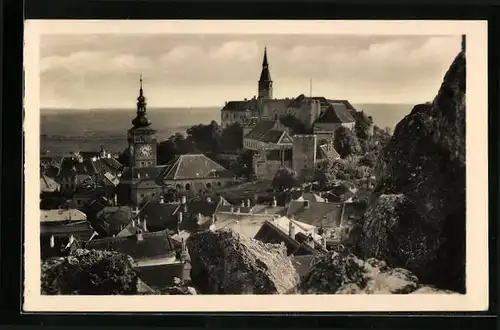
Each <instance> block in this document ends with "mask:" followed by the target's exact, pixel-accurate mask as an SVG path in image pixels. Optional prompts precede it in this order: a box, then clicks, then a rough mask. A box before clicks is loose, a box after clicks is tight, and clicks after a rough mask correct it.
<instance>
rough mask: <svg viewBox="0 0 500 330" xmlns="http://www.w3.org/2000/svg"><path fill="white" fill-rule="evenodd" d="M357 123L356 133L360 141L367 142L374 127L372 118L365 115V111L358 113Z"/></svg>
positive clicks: (355, 125) (355, 126)
mask: <svg viewBox="0 0 500 330" xmlns="http://www.w3.org/2000/svg"><path fill="white" fill-rule="evenodd" d="M355 117H356V123H355V124H354V132H355V133H356V136H357V137H358V138H359V139H362V140H366V139H368V138H369V136H370V128H371V126H372V125H373V119H372V117H369V116H367V115H365V113H364V112H363V111H359V112H356V115H355Z"/></svg>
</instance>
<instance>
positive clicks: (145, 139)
mask: <svg viewBox="0 0 500 330" xmlns="http://www.w3.org/2000/svg"><path fill="white" fill-rule="evenodd" d="M132 125H133V126H132V128H130V129H129V130H128V136H127V140H128V146H129V155H130V166H131V167H134V168H143V167H154V166H156V148H157V141H156V136H155V135H156V130H154V129H152V128H151V121H150V120H149V119H148V117H147V116H146V98H145V97H144V91H143V89H142V75H141V78H140V88H139V97H138V98H137V113H136V116H135V118H134V119H133V120H132Z"/></svg>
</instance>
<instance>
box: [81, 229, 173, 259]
mask: <svg viewBox="0 0 500 330" xmlns="http://www.w3.org/2000/svg"><path fill="white" fill-rule="evenodd" d="M86 245H87V246H86V247H87V249H94V250H108V251H109V250H111V251H116V252H119V253H123V254H126V255H129V256H131V257H132V258H133V259H134V260H135V261H137V260H144V259H150V258H155V257H163V256H167V255H170V254H172V253H174V252H175V246H174V242H173V240H172V239H171V238H170V236H169V235H168V234H167V233H166V232H165V231H160V232H153V233H148V232H146V233H142V241H140V240H138V239H137V236H136V235H134V236H128V237H109V238H103V239H95V240H92V241H90V242H88V243H87V244H86Z"/></svg>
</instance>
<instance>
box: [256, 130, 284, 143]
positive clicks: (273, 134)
mask: <svg viewBox="0 0 500 330" xmlns="http://www.w3.org/2000/svg"><path fill="white" fill-rule="evenodd" d="M283 134H285V130H277V129H272V130H269V131H267V133H266V134H264V135H263V136H262V137H261V138H260V141H262V142H265V143H278V142H279V140H280V139H281V137H282V136H283Z"/></svg>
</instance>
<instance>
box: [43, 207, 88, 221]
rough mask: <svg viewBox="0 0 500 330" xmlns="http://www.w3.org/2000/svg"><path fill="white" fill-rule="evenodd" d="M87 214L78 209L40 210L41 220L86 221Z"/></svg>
mask: <svg viewBox="0 0 500 330" xmlns="http://www.w3.org/2000/svg"><path fill="white" fill-rule="evenodd" d="M84 220H87V215H86V214H85V213H83V212H82V211H79V210H77V209H68V210H64V209H58V210H40V221H41V222H58V221H84Z"/></svg>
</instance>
